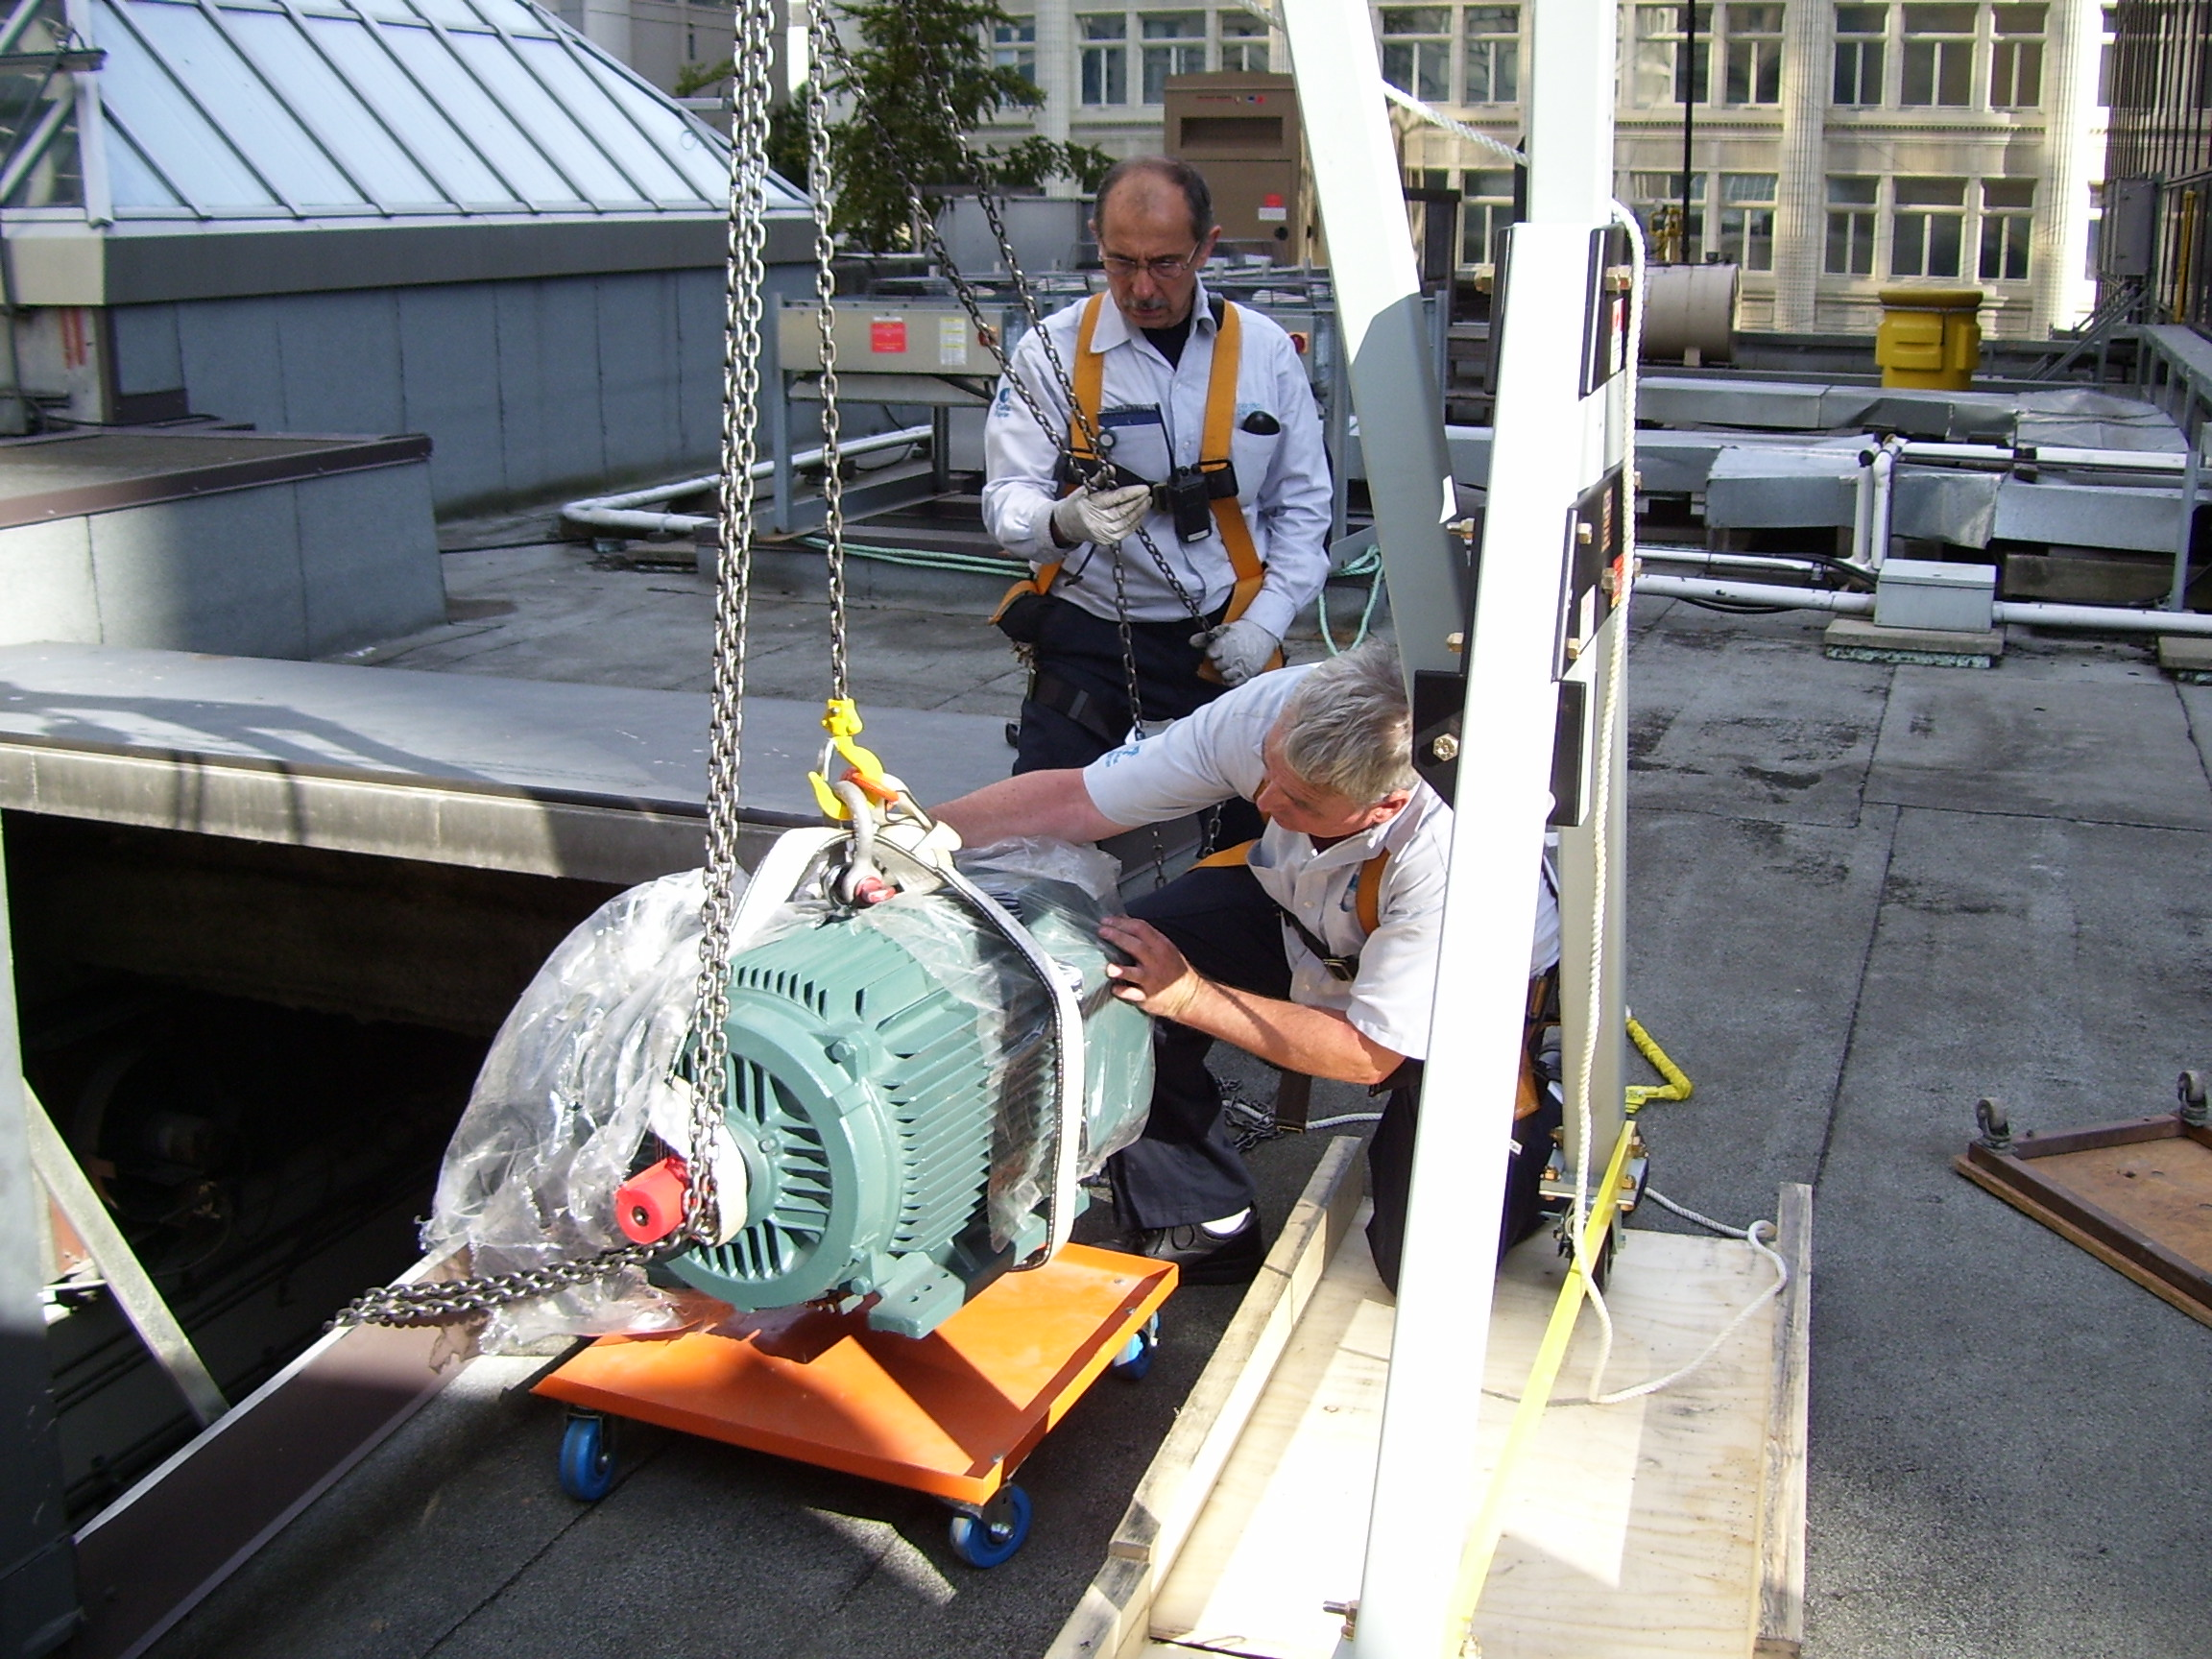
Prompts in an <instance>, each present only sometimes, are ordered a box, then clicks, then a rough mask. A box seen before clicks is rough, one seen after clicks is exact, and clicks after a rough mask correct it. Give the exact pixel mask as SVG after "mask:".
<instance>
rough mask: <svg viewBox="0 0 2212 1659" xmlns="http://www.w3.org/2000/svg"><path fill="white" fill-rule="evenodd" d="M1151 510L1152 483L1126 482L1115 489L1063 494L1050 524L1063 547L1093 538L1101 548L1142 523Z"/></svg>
mask: <svg viewBox="0 0 2212 1659" xmlns="http://www.w3.org/2000/svg"><path fill="white" fill-rule="evenodd" d="M1151 511H1152V486H1151V485H1149V484H1127V485H1124V486H1122V487H1121V488H1120V489H1118V490H1101V491H1099V492H1098V493H1096V494H1093V493H1091V492H1090V491H1088V490H1078V491H1076V492H1075V493H1074V494H1072V495H1064V496H1062V497H1061V498H1060V500H1059V502H1058V503H1057V504H1055V505H1054V507H1053V509H1052V527H1053V529H1055V530H1057V531H1058V532H1059V540H1060V541H1061V543H1062V545H1064V546H1069V547H1072V546H1074V545H1075V544H1076V543H1077V542H1079V541H1095V542H1097V543H1098V545H1099V546H1101V547H1111V546H1113V545H1114V543H1115V542H1117V541H1121V540H1122V539H1123V538H1124V537H1126V536H1128V535H1129V534H1130V533H1131V532H1132V531H1134V530H1135V529H1136V528H1137V526H1138V525H1140V524H1142V523H1143V522H1144V516H1145V515H1146V514H1147V513H1150V512H1151Z"/></svg>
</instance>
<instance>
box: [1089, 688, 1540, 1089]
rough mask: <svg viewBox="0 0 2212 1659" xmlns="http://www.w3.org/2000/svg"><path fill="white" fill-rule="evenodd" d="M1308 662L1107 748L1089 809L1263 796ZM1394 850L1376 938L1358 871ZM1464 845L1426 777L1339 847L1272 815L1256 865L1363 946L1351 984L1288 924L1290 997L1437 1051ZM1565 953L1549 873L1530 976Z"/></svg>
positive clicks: (1309, 917) (1126, 809)
mask: <svg viewBox="0 0 2212 1659" xmlns="http://www.w3.org/2000/svg"><path fill="white" fill-rule="evenodd" d="M1309 671H1310V669H1309V668H1284V669H1278V670H1277V671H1276V672H1274V673H1272V674H1262V675H1260V676H1259V677H1257V678H1256V679H1253V680H1249V681H1247V682H1245V683H1244V684H1243V685H1239V686H1238V687H1237V688H1236V689H1235V690H1233V691H1230V692H1228V693H1226V694H1225V695H1223V696H1221V697H1219V698H1216V699H1215V700H1214V702H1212V703H1209V704H1207V705H1206V706H1205V707H1204V708H1203V709H1199V710H1198V711H1197V712H1196V713H1195V714H1190V715H1186V716H1185V717H1184V718H1183V719H1181V720H1178V721H1176V722H1175V724H1174V725H1172V726H1170V727H1168V728H1167V730H1166V731H1165V732H1163V733H1160V734H1159V735H1158V736H1156V737H1150V738H1147V739H1145V740H1144V741H1143V742H1142V743H1131V744H1127V745H1124V746H1123V747H1121V748H1119V749H1117V750H1115V751H1114V752H1113V753H1111V754H1109V755H1102V756H1100V757H1098V758H1097V759H1096V760H1094V761H1092V762H1091V764H1090V765H1089V766H1087V767H1085V768H1084V769H1083V785H1084V788H1085V789H1086V790H1087V791H1088V792H1089V793H1090V796H1091V804H1092V805H1094V806H1095V807H1097V809H1098V810H1099V811H1100V812H1102V813H1104V814H1105V815H1106V816H1107V817H1108V818H1111V819H1112V820H1113V821H1114V822H1115V823H1117V824H1127V825H1130V826H1132V827H1135V826H1137V825H1141V824H1157V823H1160V822H1161V821H1163V820H1165V819H1168V818H1176V817H1180V816H1182V815H1183V814H1184V813H1187V812H1197V811H1202V810H1204V809H1205V808H1206V807H1208V806H1213V805H1218V804H1219V803H1221V802H1223V801H1226V800H1228V799H1229V798H1230V797H1231V796H1237V795H1240V796H1242V797H1243V798H1244V799H1245V800H1247V801H1249V800H1251V799H1252V797H1253V796H1254V795H1256V794H1258V793H1259V791H1260V784H1261V781H1262V779H1263V778H1264V777H1265V776H1266V771H1267V765H1266V760H1265V758H1264V757H1263V756H1262V752H1261V745H1262V743H1263V742H1264V741H1265V739H1266V736H1267V733H1268V732H1269V731H1270V730H1271V729H1272V728H1273V727H1274V724H1275V721H1276V718H1277V717H1278V716H1279V715H1280V714H1281V712H1282V710H1283V705H1284V704H1285V703H1286V701H1288V699H1289V696H1290V692H1291V690H1292V688H1293V687H1294V686H1295V685H1297V683H1298V682H1299V680H1301V679H1303V678H1304V677H1305V675H1306V674H1307V673H1308V672H1309ZM1385 848H1387V849H1388V850H1389V854H1390V856H1389V858H1388V860H1387V861H1386V862H1385V863H1384V864H1383V873H1382V875H1383V891H1382V894H1381V896H1380V902H1379V903H1378V905H1377V906H1376V915H1377V917H1378V919H1379V922H1380V925H1379V926H1377V928H1376V929H1375V931H1374V932H1373V933H1372V934H1366V933H1363V932H1362V931H1361V929H1360V926H1359V900H1358V892H1359V888H1358V883H1359V876H1360V866H1361V865H1363V864H1365V863H1366V862H1367V860H1368V859H1370V858H1372V857H1374V856H1375V854H1378V853H1380V852H1382V851H1383V850H1384V849H1385ZM1451 851H1452V809H1451V808H1450V807H1449V806H1447V805H1444V803H1443V802H1442V801H1441V800H1439V799H1438V798H1437V796H1436V794H1435V793H1434V791H1432V790H1431V789H1430V787H1429V786H1428V785H1427V784H1426V783H1423V784H1419V785H1417V786H1416V787H1415V788H1414V790H1413V795H1412V799H1410V800H1409V801H1407V803H1406V805H1405V806H1404V807H1403V808H1402V809H1401V810H1400V811H1399V812H1398V813H1397V814H1396V816H1394V817H1392V818H1389V819H1387V820H1385V821H1384V822H1383V823H1382V824H1379V825H1376V826H1375V827H1374V828H1372V829H1364V830H1362V831H1360V832H1359V833H1358V834H1357V835H1352V836H1347V837H1346V838H1345V839H1344V840H1342V841H1339V842H1337V843H1336V844H1335V845H1334V847H1315V846H1314V845H1313V842H1312V840H1311V838H1310V837H1309V836H1306V835H1304V834H1301V833H1299V832H1297V831H1295V830H1289V829H1284V828H1282V827H1281V826H1280V825H1277V824H1270V825H1268V826H1267V829H1266V832H1265V833H1264V834H1262V836H1261V838H1260V843H1259V845H1258V846H1256V847H1254V848H1253V849H1252V854H1251V860H1250V862H1251V869H1252V874H1253V876H1254V877H1255V878H1257V879H1258V881H1259V883H1260V886H1261V888H1262V891H1263V892H1265V893H1266V895H1267V896H1268V897H1269V898H1270V899H1272V900H1274V901H1275V902H1276V903H1278V904H1280V905H1282V906H1283V907H1284V908H1285V909H1286V910H1287V911H1289V912H1290V913H1291V914H1292V915H1294V916H1296V917H1297V918H1298V920H1299V921H1300V922H1301V923H1303V924H1304V925H1305V926H1307V927H1308V928H1310V930H1311V931H1312V933H1313V934H1314V936H1315V937H1316V938H1319V939H1321V940H1322V941H1324V942H1325V943H1326V944H1327V945H1328V947H1329V949H1330V950H1331V951H1333V952H1334V953H1335V954H1336V955H1338V956H1351V955H1353V954H1355V953H1356V954H1357V955H1358V958H1359V969H1358V974H1357V976H1356V977H1355V978H1353V979H1352V980H1351V982H1350V983H1346V982H1345V981H1344V980H1341V979H1338V978H1337V977H1336V976H1335V975H1334V974H1331V973H1330V972H1329V971H1328V969H1326V968H1324V967H1323V966H1322V965H1321V963H1320V962H1319V960H1318V959H1316V958H1315V956H1314V955H1313V952H1312V950H1310V948H1309V947H1308V946H1307V944H1306V942H1305V941H1304V940H1302V939H1300V938H1299V937H1298V935H1297V934H1296V933H1295V932H1293V931H1292V930H1291V929H1290V928H1289V927H1288V926H1285V928H1284V929H1283V942H1284V948H1285V950H1286V954H1287V957H1288V960H1289V962H1290V967H1291V976H1290V1000H1291V1001H1293V1002H1296V1003H1299V1004H1300V1005H1301V1006H1304V1007H1308V1008H1327V1009H1331V1010H1334V1012H1336V1013H1339V1014H1342V1015H1343V1016H1344V1017H1345V1018H1346V1019H1347V1020H1349V1021H1350V1022H1352V1024H1353V1025H1354V1026H1355V1027H1357V1028H1358V1030H1359V1031H1361V1032H1362V1033H1364V1034H1365V1035H1366V1036H1368V1037H1369V1038H1371V1039H1373V1040H1374V1041H1375V1042H1377V1043H1379V1044H1381V1045H1382V1046H1383V1047H1385V1048H1387V1049H1389V1050H1390V1051H1391V1052H1392V1053H1394V1054H1404V1055H1406V1056H1407V1057H1408V1058H1410V1059H1415V1060H1418V1059H1422V1058H1425V1057H1426V1056H1427V1054H1428V1052H1429V1015H1430V1010H1431V1003H1432V1001H1433V999H1434V998H1435V993H1436V947H1437V938H1438V935H1439V933H1440V932H1441V930H1442V927H1443V922H1444V873H1445V868H1446V865H1447V863H1448V861H1449V859H1450V855H1451ZM1558 959H1559V905H1558V902H1557V900H1556V899H1555V898H1554V897H1553V896H1552V892H1551V879H1550V876H1549V873H1548V872H1540V873H1539V881H1538V892H1537V908H1536V937H1535V940H1534V946H1533V949H1532V950H1531V951H1530V953H1529V968H1528V972H1529V974H1530V976H1531V977H1533V976H1534V975H1536V974H1541V973H1543V972H1544V971H1545V970H1546V969H1547V968H1550V967H1551V965H1552V964H1553V963H1555V962H1556V961H1558Z"/></svg>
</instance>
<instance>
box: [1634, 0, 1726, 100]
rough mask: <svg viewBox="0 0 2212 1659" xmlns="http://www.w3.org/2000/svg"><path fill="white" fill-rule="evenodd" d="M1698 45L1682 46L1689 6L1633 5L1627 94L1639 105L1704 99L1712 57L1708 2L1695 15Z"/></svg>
mask: <svg viewBox="0 0 2212 1659" xmlns="http://www.w3.org/2000/svg"><path fill="white" fill-rule="evenodd" d="M1691 22H1692V17H1691V9H1690V8H1689V7H1688V6H1639V7H1637V8H1636V40H1635V46H1634V50H1633V51H1632V52H1631V53H1630V56H1629V66H1628V90H1629V99H1630V101H1631V102H1632V103H1634V104H1635V105H1637V106H1638V107H1639V108H1647V109H1648V108H1655V107H1657V106H1659V105H1662V104H1680V103H1684V102H1686V101H1687V102H1693V103H1697V104H1702V103H1704V102H1706V100H1707V98H1708V96H1709V94H1710V91H1711V85H1710V76H1711V70H1712V59H1713V8H1712V7H1710V6H1699V7H1698V8H1697V9H1696V15H1695V24H1696V34H1697V49H1696V51H1695V53H1691V52H1686V51H1684V50H1683V47H1684V46H1685V45H1686V44H1687V40H1688V34H1689V28H1690V24H1691Z"/></svg>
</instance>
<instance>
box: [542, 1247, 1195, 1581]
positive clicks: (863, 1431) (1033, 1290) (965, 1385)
mask: <svg viewBox="0 0 2212 1659" xmlns="http://www.w3.org/2000/svg"><path fill="white" fill-rule="evenodd" d="M1175 1277H1176V1274H1175V1267H1174V1264H1173V1263H1172V1262H1156V1261H1153V1260H1152V1259H1150V1258H1149V1257H1143V1256H1128V1255H1123V1254H1121V1253H1120V1252H1118V1251H1112V1250H1099V1249H1095V1248H1093V1247H1092V1246H1090V1245H1085V1244H1070V1245H1068V1246H1066V1247H1065V1248H1063V1249H1062V1250H1061V1251H1060V1253H1059V1254H1058V1255H1057V1256H1055V1257H1054V1258H1053V1259H1052V1260H1051V1261H1050V1262H1047V1263H1046V1265H1044V1266H1043V1267H1040V1268H1037V1269H1035V1270H1034V1271H1031V1272H1026V1273H1008V1274H1006V1275H1004V1276H1003V1277H1001V1278H998V1279H997V1280H994V1281H993V1282H992V1283H991V1284H990V1285H989V1286H987V1287H985V1288H984V1289H983V1290H982V1291H981V1292H980V1293H979V1294H978V1295H976V1296H975V1297H974V1299H973V1300H972V1301H970V1302H969V1303H968V1304H967V1306H965V1307H964V1308H962V1309H961V1310H959V1311H958V1312H957V1313H955V1314H953V1315H952V1316H951V1317H950V1318H949V1319H947V1320H946V1321H945V1322H944V1324H942V1325H940V1326H938V1327H937V1329H936V1330H935V1331H933V1332H931V1333H930V1334H928V1335H926V1336H922V1337H906V1336H897V1335H892V1334H886V1333H884V1332H880V1331H872V1330H870V1329H869V1328H868V1323H867V1318H866V1315H865V1313H864V1312H863V1311H860V1310H855V1311H854V1312H850V1313H839V1312H836V1311H834V1310H829V1309H825V1308H816V1307H805V1308H790V1309H781V1310H775V1311H770V1312H758V1313H740V1314H736V1315H733V1317H732V1318H730V1319H729V1320H727V1321H726V1322H724V1323H723V1324H721V1325H718V1326H715V1327H713V1328H712V1329H710V1330H707V1331H693V1332H687V1333H685V1334H682V1335H678V1336H666V1337H661V1336H607V1337H602V1338H601V1339H600V1340H598V1341H597V1342H595V1343H593V1344H592V1345H591V1346H590V1347H589V1348H587V1349H585V1350H584V1351H583V1352H582V1353H580V1354H578V1355H577V1356H575V1357H574V1358H571V1359H569V1360H567V1361H566V1362H565V1363H564V1364H563V1365H561V1366H560V1367H559V1368H558V1369H556V1370H555V1371H553V1372H551V1373H550V1374H549V1375H547V1376H546V1377H544V1378H543V1379H542V1380H541V1381H540V1382H539V1383H538V1384H537V1392H538V1393H540V1394H543V1395H547V1396H549V1397H550V1398H552V1399H555V1400H563V1401H565V1402H567V1404H568V1406H569V1407H570V1414H569V1424H568V1430H567V1432H566V1434H565V1437H564V1439H563V1442H562V1452H561V1484H562V1488H563V1490H565V1491H566V1492H567V1493H568V1495H569V1496H570V1497H573V1498H579V1499H583V1500H586V1501H588V1502H589V1501H595V1500H597V1499H599V1498H602V1497H604V1496H605V1495H606V1494H607V1492H608V1491H609V1490H610V1489H611V1488H612V1487H613V1476H614V1457H613V1440H612V1434H611V1431H612V1423H611V1419H613V1418H622V1417H629V1418H636V1419H637V1420H638V1421H640V1422H645V1423H656V1424H659V1425H660V1426H661V1427H662V1428H664V1429H679V1430H682V1431H685V1433H689V1434H698V1435H702V1436H705V1437H706V1438H708V1439H710V1440H725V1441H728V1442H729V1443H730V1444H732V1445H733V1446H746V1447H750V1448H752V1449H753V1450H755V1451H758V1452H773V1453H775V1454H777V1455H779V1456H783V1457H790V1458H794V1459H796V1460H797V1461H799V1462H802V1463H814V1464H819V1465H820V1466H822V1467H823V1468H826V1469H837V1470H842V1471H844V1472H845V1473H847V1474H850V1475H862V1476H866V1477H867V1478H869V1479H873V1480H881V1481H884V1482H886V1483H888V1484H890V1485H894V1486H905V1487H910V1488H912V1489H913V1490H915V1491H917V1492H926V1493H929V1494H931V1495H932V1496H934V1497H937V1498H940V1499H943V1500H944V1501H945V1502H946V1503H949V1504H950V1505H951V1506H952V1508H953V1510H954V1511H955V1513H954V1515H953V1518H952V1548H953V1551H954V1552H955V1553H956V1554H958V1555H959V1556H960V1558H961V1559H962V1560H964V1561H966V1562H968V1563H969V1564H970V1565H971V1566H974V1567H996V1566H997V1565H998V1564H999V1563H1000V1562H1001V1561H1004V1560H1006V1559H1007V1558H1008V1557H1009V1556H1011V1555H1012V1554H1013V1553H1014V1552H1015V1551H1017V1550H1019V1549H1020V1548H1021V1547H1022V1540H1023V1539H1024V1538H1025V1537H1026V1536H1027V1535H1028V1530H1029V1519H1030V1508H1029V1499H1028V1496H1027V1494H1025V1493H1024V1492H1022V1489H1021V1488H1020V1487H1019V1486H1017V1485H1015V1484H1014V1483H1013V1477H1014V1474H1015V1471H1016V1470H1018V1469H1019V1468H1020V1467H1021V1465H1022V1459H1023V1458H1025V1457H1027V1456H1028V1455H1029V1454H1030V1453H1031V1452H1032V1451H1033V1450H1035V1448H1036V1446H1037V1444H1038V1442H1039V1441H1041V1440H1043V1439H1044V1437H1045V1434H1046V1431H1048V1430H1050V1429H1051V1428H1052V1426H1053V1425H1054V1424H1056V1423H1058V1422H1059V1421H1060V1419H1061V1418H1062V1417H1064V1416H1066V1415H1067V1413H1068V1410H1069V1408H1070V1407H1072V1406H1073V1405H1074V1403H1075V1402H1076V1401H1077V1400H1079V1399H1081V1398H1082V1397H1083V1394H1084V1391H1085V1390H1087V1389H1088V1388H1089V1387H1090V1386H1091V1384H1092V1383H1095V1382H1096V1381H1097V1380H1098V1379H1099V1378H1100V1377H1101V1376H1103V1375H1105V1374H1106V1373H1107V1372H1108V1371H1113V1372H1115V1373H1117V1374H1118V1375H1119V1376H1121V1377H1123V1378H1126V1379H1127V1380H1129V1381H1131V1382H1134V1381H1136V1380H1137V1379H1138V1378H1140V1377H1142V1375H1143V1374H1144V1373H1145V1371H1146V1370H1148V1369H1149V1368H1150V1366H1151V1359H1152V1348H1153V1345H1154V1344H1155V1342H1156V1341H1157V1340H1158V1335H1159V1328H1160V1321H1159V1310H1160V1305H1161V1304H1162V1303H1164V1302H1165V1301H1166V1299H1167V1296H1168V1293H1169V1292H1170V1291H1172V1290H1173V1289H1174V1287H1175Z"/></svg>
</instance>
